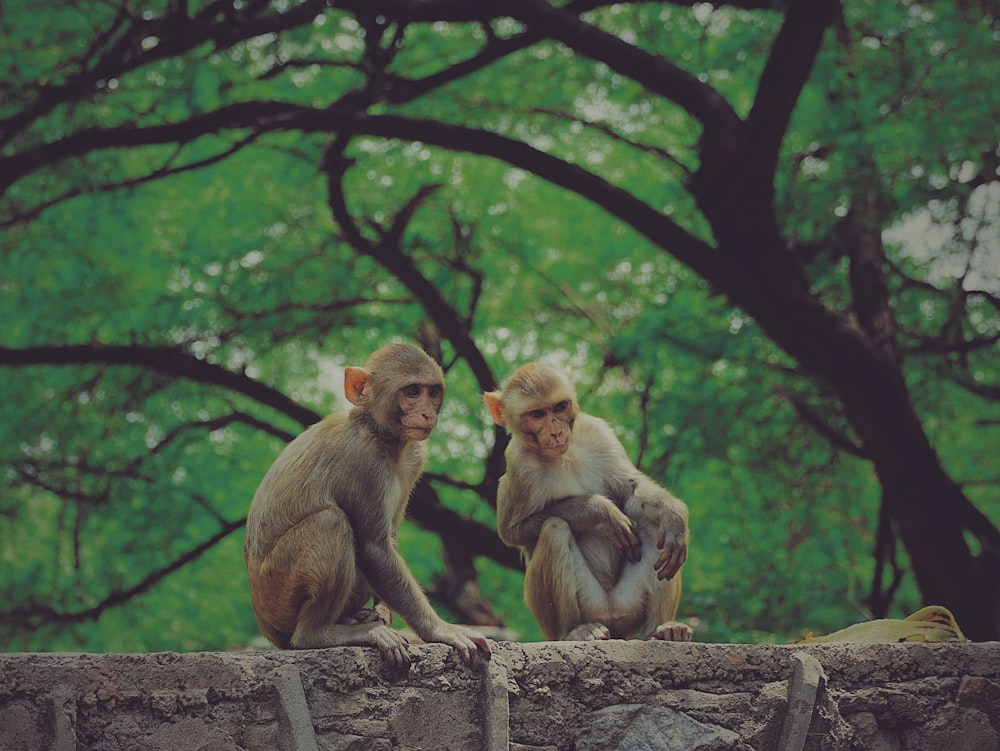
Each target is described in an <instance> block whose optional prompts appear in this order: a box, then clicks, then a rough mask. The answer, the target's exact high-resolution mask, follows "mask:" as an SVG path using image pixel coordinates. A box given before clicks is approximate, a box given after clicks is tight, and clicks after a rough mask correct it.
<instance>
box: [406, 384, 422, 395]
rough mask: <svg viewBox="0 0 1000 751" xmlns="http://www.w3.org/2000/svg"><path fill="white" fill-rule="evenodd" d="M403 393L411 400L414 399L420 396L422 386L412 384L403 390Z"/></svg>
mask: <svg viewBox="0 0 1000 751" xmlns="http://www.w3.org/2000/svg"><path fill="white" fill-rule="evenodd" d="M403 393H404V394H406V395H407V396H408V397H410V398H413V397H415V396H420V384H418V383H411V384H410V385H409V386H407V387H406V388H404V389H403Z"/></svg>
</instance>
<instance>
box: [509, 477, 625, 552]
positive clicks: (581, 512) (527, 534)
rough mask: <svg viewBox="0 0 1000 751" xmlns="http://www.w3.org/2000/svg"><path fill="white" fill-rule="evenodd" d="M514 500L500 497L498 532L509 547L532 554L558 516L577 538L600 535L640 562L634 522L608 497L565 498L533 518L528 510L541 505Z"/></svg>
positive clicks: (550, 504) (536, 513)
mask: <svg viewBox="0 0 1000 751" xmlns="http://www.w3.org/2000/svg"><path fill="white" fill-rule="evenodd" d="M510 500H511V499H510V498H509V497H506V498H502V499H501V498H500V497H498V503H497V527H498V532H499V534H500V539H501V540H503V541H504V543H506V544H507V545H511V546H520V547H524V548H527V550H528V551H529V552H530V551H531V550H532V549H533V548H534V546H535V543H536V542H537V541H538V535H539V534H540V532H541V529H542V525H543V524H544V523H545V520H546V519H548V518H549V517H552V516H558V517H559V518H560V519H563V520H564V521H565V522H566V523H567V524H569V527H570V529H571V530H572V531H573V534H574V535H575V536H577V537H579V536H581V535H582V534H584V533H585V532H597V533H599V534H601V535H603V536H604V537H606V538H607V539H608V540H609V541H610V542H611V544H612V545H614V546H615V548H616V549H617V550H618V551H619V552H621V553H622V554H623V555H625V557H626V558H627V559H628V560H630V561H636V560H638V559H639V555H640V552H639V538H638V537H637V536H636V534H635V531H634V530H633V529H632V523H631V521H629V518H628V517H627V516H626V515H625V513H624V512H623V511H622V510H621V509H620V508H618V506H617V505H616V504H615V502H614V501H612V500H610V499H609V498H608V497H607V496H604V495H599V494H596V493H592V494H588V495H577V496H570V497H568V498H561V499H559V500H557V501H554V502H551V503H549V504H547V505H545V506H544V507H543V508H542V509H541V510H540V511H536V512H535V513H529V514H524V513H523V508H524V507H528V508H531V507H532V506H534V505H540V504H533V503H531V502H523V503H518V502H517V501H514V502H513V503H511V502H510ZM519 512H520V513H519Z"/></svg>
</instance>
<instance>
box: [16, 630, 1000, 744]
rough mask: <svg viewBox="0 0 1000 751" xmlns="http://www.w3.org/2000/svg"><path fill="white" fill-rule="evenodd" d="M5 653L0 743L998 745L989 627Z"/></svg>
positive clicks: (997, 657) (995, 669) (999, 648)
mask: <svg viewBox="0 0 1000 751" xmlns="http://www.w3.org/2000/svg"><path fill="white" fill-rule="evenodd" d="M412 652H413V657H414V660H413V665H412V667H411V668H410V670H409V671H408V672H400V671H395V670H392V669H391V668H388V667H387V666H385V665H384V664H383V663H382V661H381V659H380V657H379V655H378V653H377V652H375V651H374V650H371V649H363V648H357V647H348V648H335V649H324V650H307V651H301V652H286V651H264V652H227V653H191V654H175V653H159V654H148V655H147V654H0V749H4V750H5V751H6V749H18V750H20V749H56V751H76V750H79V749H95V750H98V749H152V750H154V751H157V750H159V749H163V751H167V750H168V749H169V750H170V751H175V750H177V749H203V750H204V751H236V750H237V749H246V750H247V751H254V750H256V749H296V750H299V749H304V750H307V751H312V749H322V750H324V751H334V750H337V751H340V750H343V749H375V750H376V751H383V750H384V751H388V750H389V749H408V750H409V749H434V750H435V751H438V750H445V749H461V750H462V751H468V750H469V749H479V748H482V749H491V750H493V749H504V750H506V749H519V750H521V751H523V750H524V749H581V750H582V749H602V750H607V751H610V749H629V751H637V750H638V751H641V749H645V748H649V749H699V750H703V751H707V750H709V749H737V750H746V751H750V750H751V749H753V750H761V751H763V750H765V749H767V750H770V749H779V750H780V751H799V750H800V749H862V748H863V749H874V750H876V751H907V750H909V749H913V750H914V751H916V750H918V749H919V750H920V751H925V750H927V749H947V750H948V751H1000V643H997V642H992V643H986V644H912V643H911V644H898V645H845V644H831V645H809V646H752V645H735V644H698V643H692V644H671V643H663V642H640V641H611V642H587V643H581V642H575V643H569V642H550V643H537V644H515V643H510V642H500V643H498V644H496V645H495V647H494V658H493V660H492V661H491V663H490V664H489V665H485V666H483V667H482V668H481V669H480V670H479V671H471V670H469V669H467V668H465V667H464V666H463V665H462V664H461V663H460V662H459V661H458V660H457V659H456V657H455V655H454V654H453V653H452V652H451V651H450V650H449V648H447V647H445V646H441V645H420V646H414V647H413V648H412Z"/></svg>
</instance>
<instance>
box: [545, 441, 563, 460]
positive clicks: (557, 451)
mask: <svg viewBox="0 0 1000 751" xmlns="http://www.w3.org/2000/svg"><path fill="white" fill-rule="evenodd" d="M543 448H544V449H545V453H546V454H548V455H549V456H552V457H557V456H562V455H563V454H565V453H566V451H567V449H569V441H564V442H562V443H553V444H551V445H549V446H545V447H543Z"/></svg>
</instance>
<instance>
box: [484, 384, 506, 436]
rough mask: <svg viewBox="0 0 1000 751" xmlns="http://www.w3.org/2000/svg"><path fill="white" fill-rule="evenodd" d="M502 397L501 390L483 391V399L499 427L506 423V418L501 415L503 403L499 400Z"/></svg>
mask: <svg viewBox="0 0 1000 751" xmlns="http://www.w3.org/2000/svg"><path fill="white" fill-rule="evenodd" d="M502 397H503V392H501V391H486V392H484V393H483V401H484V402H485V403H486V407H487V408H488V409H489V410H490V414H491V415H492V416H493V422H495V423H496V424H497V425H499V426H500V427H501V428H502V427H505V426H506V425H507V420H506V419H504V416H503V403H502V402H501V401H500V400H501V398H502Z"/></svg>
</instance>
